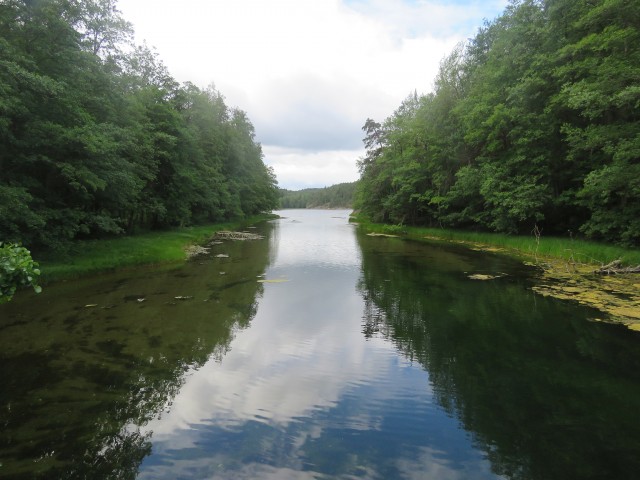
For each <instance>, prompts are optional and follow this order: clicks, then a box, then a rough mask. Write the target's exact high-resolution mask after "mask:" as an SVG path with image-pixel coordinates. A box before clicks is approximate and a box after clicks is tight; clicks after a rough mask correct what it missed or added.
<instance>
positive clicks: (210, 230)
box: [36, 215, 272, 283]
mask: <svg viewBox="0 0 640 480" xmlns="http://www.w3.org/2000/svg"><path fill="white" fill-rule="evenodd" d="M267 218H272V216H271V215H262V216H256V217H251V218H247V219H243V220H238V221H235V222H228V223H216V224H211V225H201V226H194V227H185V228H181V229H176V230H169V231H155V232H148V233H144V234H140V235H131V236H127V237H117V238H111V239H101V240H85V241H79V242H77V243H75V244H74V245H73V247H72V249H71V250H70V252H69V253H67V254H65V255H64V256H56V255H54V254H48V255H44V256H43V257H37V258H36V260H37V261H38V262H39V263H40V270H41V271H42V275H41V283H48V282H52V281H56V280H63V279H69V278H77V277H81V276H85V275H91V274H95V273H101V272H108V271H114V270H118V269H123V268H127V267H135V266H140V265H149V264H159V263H170V262H180V261H184V260H185V258H186V257H185V247H186V246H188V245H192V244H198V243H203V242H205V241H206V240H207V239H208V238H209V237H211V235H213V234H214V233H215V232H217V231H220V230H236V229H240V228H242V227H244V226H246V225H250V224H252V223H256V222H258V221H260V220H265V219H267Z"/></svg>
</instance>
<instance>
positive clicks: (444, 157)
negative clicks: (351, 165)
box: [356, 0, 640, 245]
mask: <svg viewBox="0 0 640 480" xmlns="http://www.w3.org/2000/svg"><path fill="white" fill-rule="evenodd" d="M363 130H364V132H365V139H364V144H365V147H366V155H365V156H364V157H363V158H361V159H360V161H359V167H360V172H361V182H360V185H359V193H358V196H357V198H358V200H357V205H356V207H357V208H360V209H361V210H362V211H363V213H365V214H366V215H368V216H369V217H371V218H372V219H373V220H375V221H383V222H392V223H407V224H415V225H431V226H436V225H441V226H451V227H457V228H472V229H483V230H490V231H497V232H507V233H522V234H530V233H531V232H532V231H533V230H534V229H535V228H536V227H537V229H538V231H543V232H544V233H545V234H547V233H549V234H558V235H565V236H568V235H576V234H583V235H585V236H587V237H590V238H594V239H602V240H606V241H610V242H615V243H620V244H626V245H638V244H640V2H637V1H630V0H596V1H593V2H585V1H576V0H518V1H512V2H511V3H510V4H509V6H508V7H507V8H506V10H505V12H504V13H503V15H502V16H500V17H499V18H497V19H496V20H494V21H492V22H490V23H487V24H486V25H484V26H483V27H482V28H481V29H480V30H479V31H478V33H477V35H476V36H475V37H474V38H473V39H471V40H470V41H469V42H468V43H466V44H463V45H459V46H458V47H457V48H456V49H455V50H454V51H453V52H451V54H450V55H449V56H448V57H446V58H445V59H444V60H442V63H441V65H440V70H439V73H438V75H437V78H436V79H435V84H434V92H433V93H431V94H428V95H424V96H418V95H416V94H412V95H410V96H409V97H407V99H406V100H405V101H404V102H403V103H402V104H401V105H400V106H399V107H398V109H397V110H396V111H395V113H394V114H393V115H392V116H390V117H389V118H387V119H385V120H384V121H382V122H381V123H379V122H376V121H374V120H372V119H367V121H366V123H365V125H364V127H363Z"/></svg>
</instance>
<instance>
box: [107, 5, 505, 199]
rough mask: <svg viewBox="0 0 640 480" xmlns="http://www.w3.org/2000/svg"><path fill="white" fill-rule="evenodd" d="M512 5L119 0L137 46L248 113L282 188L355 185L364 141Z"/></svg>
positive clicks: (178, 76)
mask: <svg viewBox="0 0 640 480" xmlns="http://www.w3.org/2000/svg"><path fill="white" fill-rule="evenodd" d="M506 4H507V0H440V1H436V0H120V1H119V3H118V5H119V8H120V10H121V11H122V12H123V15H124V17H125V19H127V20H128V21H130V22H131V23H133V26H134V28H135V31H136V42H137V43H142V42H143V41H146V42H147V43H148V44H149V46H152V47H155V48H156V49H157V52H158V54H159V56H160V58H161V59H162V61H163V62H164V63H165V65H166V66H167V67H168V69H169V71H170V72H171V74H172V75H173V76H174V77H175V78H176V79H177V80H178V81H181V82H184V81H191V82H193V83H195V84H196V85H198V86H200V87H201V88H205V87H206V86H207V85H209V84H211V83H213V84H214V85H215V87H216V88H217V89H218V90H219V91H220V92H221V93H222V95H223V96H224V97H225V99H226V103H227V105H228V106H230V107H238V108H240V109H242V110H244V111H246V112H247V114H248V116H249V118H250V119H251V122H252V123H253V125H254V127H255V129H256V137H257V140H258V141H259V142H260V143H261V144H262V148H263V152H264V155H265V162H266V163H267V164H268V165H271V166H273V168H274V169H275V172H276V175H277V177H278V182H279V185H280V186H281V187H283V188H288V189H292V190H298V189H301V188H307V187H323V186H329V185H333V184H336V183H341V182H351V181H354V180H356V179H357V178H358V171H357V168H356V160H357V159H358V157H360V156H362V154H363V148H362V137H363V132H362V130H361V128H362V125H364V122H365V120H366V119H367V117H371V118H373V119H375V120H377V121H382V120H384V119H385V118H386V117H388V116H389V115H391V114H392V113H393V111H394V110H395V109H396V108H397V107H398V106H399V105H400V102H401V101H402V100H403V99H404V98H406V97H407V95H409V94H410V93H411V92H413V91H414V90H417V92H418V93H419V94H420V93H427V92H429V91H430V90H431V88H432V84H433V79H434V77H435V74H436V72H437V70H438V65H439V62H440V60H441V59H442V58H443V57H444V56H445V55H447V54H448V53H449V52H450V51H451V50H452V49H453V47H454V46H455V45H456V44H457V43H458V42H460V41H463V40H465V39H467V38H472V37H473V36H474V35H475V33H476V31H477V29H478V27H479V26H480V25H482V22H483V20H484V19H489V20H492V19H494V18H495V17H496V16H498V15H499V14H500V13H502V10H503V9H504V7H505V6H506Z"/></svg>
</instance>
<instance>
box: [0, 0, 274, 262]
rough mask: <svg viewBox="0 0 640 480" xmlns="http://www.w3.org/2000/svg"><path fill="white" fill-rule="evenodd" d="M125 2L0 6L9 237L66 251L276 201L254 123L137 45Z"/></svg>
mask: <svg viewBox="0 0 640 480" xmlns="http://www.w3.org/2000/svg"><path fill="white" fill-rule="evenodd" d="M115 3H116V2H115V0H87V1H77V0H41V1H26V0H7V1H4V2H2V3H1V4H0V92H1V93H0V239H3V240H5V241H13V242H17V241H20V242H22V243H23V244H28V245H31V246H32V247H33V248H38V249H40V248H43V247H47V248H57V247H61V246H64V245H65V244H68V242H69V241H70V240H75V239H78V238H96V237H103V236H105V235H114V234H122V233H128V232H131V231H134V230H137V229H154V228H166V227H170V226H183V225H189V224H194V223H199V222H213V221H220V220H224V219H229V218H235V217H243V216H246V215H253V214H256V213H258V212H262V211H267V210H271V209H272V208H275V207H276V206H277V201H278V192H277V188H276V181H275V176H274V174H273V172H272V171H271V170H270V169H269V168H268V167H266V166H265V164H264V163H263V161H262V150H261V146H260V145H259V144H258V143H257V142H256V141H255V139H254V129H253V126H252V125H251V122H250V121H249V119H248V118H247V115H246V114H245V113H244V112H243V111H240V110H237V109H234V108H229V107H228V106H227V105H226V104H225V103H224V99H223V97H222V95H221V94H220V93H219V92H218V91H216V89H215V88H213V87H209V88H207V89H206V90H202V89H200V88H198V87H196V86H195V85H192V84H189V83H187V84H184V85H179V84H178V83H177V82H176V81H175V80H174V79H173V78H172V77H171V75H170V74H169V73H168V71H167V70H166V68H165V67H164V66H163V64H162V63H161V62H160V61H159V59H158V58H157V55H156V54H155V53H154V52H153V51H151V50H150V49H149V48H147V47H146V46H142V47H140V46H138V47H135V46H133V45H131V43H130V38H131V34H132V28H131V25H130V24H129V23H127V22H126V21H125V20H124V19H123V18H122V17H121V15H120V12H119V11H118V10H117V8H116V5H115Z"/></svg>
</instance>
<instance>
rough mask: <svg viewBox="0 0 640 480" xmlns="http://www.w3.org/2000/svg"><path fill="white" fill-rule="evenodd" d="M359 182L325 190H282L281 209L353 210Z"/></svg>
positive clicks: (333, 186)
mask: <svg viewBox="0 0 640 480" xmlns="http://www.w3.org/2000/svg"><path fill="white" fill-rule="evenodd" d="M356 183H357V182H351V183H339V184H337V185H332V186H331V187H325V188H306V189H304V190H298V191H292V190H284V189H281V190H280V208H351V207H352V206H353V196H354V193H355V189H356Z"/></svg>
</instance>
